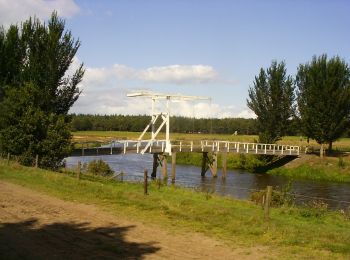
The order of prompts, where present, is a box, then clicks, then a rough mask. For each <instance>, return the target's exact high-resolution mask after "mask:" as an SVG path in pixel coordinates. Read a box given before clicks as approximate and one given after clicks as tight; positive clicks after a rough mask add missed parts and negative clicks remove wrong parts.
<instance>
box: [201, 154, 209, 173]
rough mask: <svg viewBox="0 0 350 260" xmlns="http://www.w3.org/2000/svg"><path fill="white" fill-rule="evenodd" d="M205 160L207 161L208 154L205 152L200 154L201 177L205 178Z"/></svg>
mask: <svg viewBox="0 0 350 260" xmlns="http://www.w3.org/2000/svg"><path fill="white" fill-rule="evenodd" d="M207 160H208V153H207V152H204V153H202V170H201V176H202V177H205V173H206V171H207Z"/></svg>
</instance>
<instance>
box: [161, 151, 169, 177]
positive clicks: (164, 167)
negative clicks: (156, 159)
mask: <svg viewBox="0 0 350 260" xmlns="http://www.w3.org/2000/svg"><path fill="white" fill-rule="evenodd" d="M162 175H163V179H164V180H166V179H168V163H167V156H166V155H165V154H163V156H162Z"/></svg>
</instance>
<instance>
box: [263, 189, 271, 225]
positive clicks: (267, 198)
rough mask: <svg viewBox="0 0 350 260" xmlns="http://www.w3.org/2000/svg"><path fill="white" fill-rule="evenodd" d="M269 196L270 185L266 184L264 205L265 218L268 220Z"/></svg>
mask: <svg viewBox="0 0 350 260" xmlns="http://www.w3.org/2000/svg"><path fill="white" fill-rule="evenodd" d="M271 197H272V186H267V188H266V199H265V206H264V215H265V220H269V218H270V204H271Z"/></svg>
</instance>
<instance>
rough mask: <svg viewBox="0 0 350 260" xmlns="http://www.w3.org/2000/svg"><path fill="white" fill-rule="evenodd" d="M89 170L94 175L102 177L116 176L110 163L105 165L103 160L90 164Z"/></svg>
mask: <svg viewBox="0 0 350 260" xmlns="http://www.w3.org/2000/svg"><path fill="white" fill-rule="evenodd" d="M87 170H88V172H90V173H92V174H95V175H101V176H110V175H113V174H114V171H113V170H112V169H111V168H110V167H109V165H108V163H105V162H104V161H102V160H101V159H99V160H93V161H91V162H89V164H88V167H87Z"/></svg>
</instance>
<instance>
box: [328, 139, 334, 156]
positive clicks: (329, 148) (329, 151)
mask: <svg viewBox="0 0 350 260" xmlns="http://www.w3.org/2000/svg"><path fill="white" fill-rule="evenodd" d="M332 147H333V142H332V141H330V142H329V143H328V154H331V153H332Z"/></svg>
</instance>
